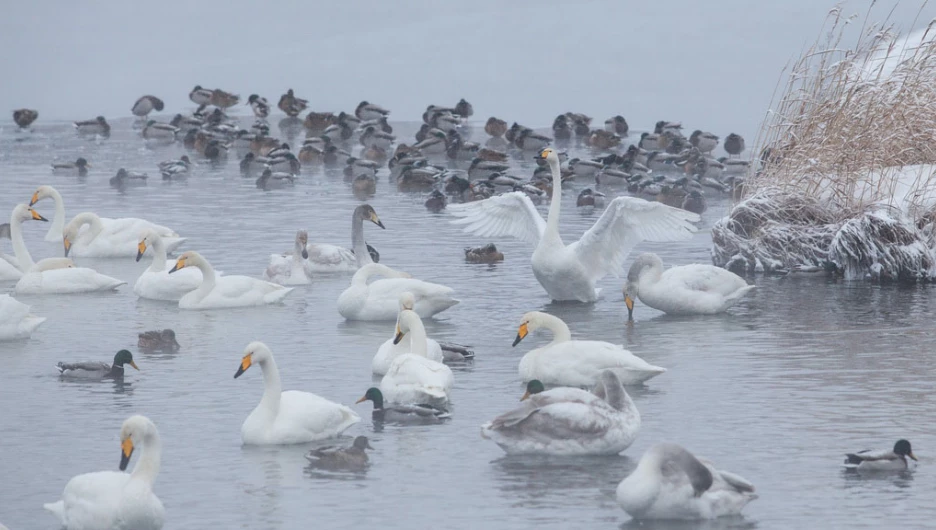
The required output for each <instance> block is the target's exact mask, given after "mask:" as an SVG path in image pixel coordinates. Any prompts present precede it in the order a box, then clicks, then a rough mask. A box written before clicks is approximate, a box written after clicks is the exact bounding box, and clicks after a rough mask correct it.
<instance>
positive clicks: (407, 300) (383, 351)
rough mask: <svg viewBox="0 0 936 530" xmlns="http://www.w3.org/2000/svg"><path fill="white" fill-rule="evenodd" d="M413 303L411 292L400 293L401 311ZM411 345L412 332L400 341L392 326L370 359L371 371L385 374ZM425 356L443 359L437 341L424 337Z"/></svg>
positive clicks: (413, 298) (407, 351) (408, 350)
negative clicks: (389, 334) (389, 333)
mask: <svg viewBox="0 0 936 530" xmlns="http://www.w3.org/2000/svg"><path fill="white" fill-rule="evenodd" d="M415 304H416V298H415V297H414V296H413V293H411V292H409V291H407V292H404V293H401V294H400V312H401V313H402V312H403V311H405V310H407V309H409V310H412V309H413V306H414V305H415ZM397 319H399V315H397ZM412 345H413V334H412V333H409V334H406V335H404V336H403V338H402V339H401V340H400V341H397V340H396V328H394V334H393V336H392V337H390V338H389V339H387V340H386V342H384V343H383V344H381V345H380V348H378V349H377V354H376V355H374V360H373V361H371V372H373V373H374V374H375V375H385V374H386V373H387V370H389V369H390V364H391V363H392V362H393V360H394V359H396V358H397V357H399V356H400V355H403V354H404V353H409V352H411V351H413V346H412ZM426 357H427V358H428V359H431V360H433V361H436V362H442V361H443V360H444V356H443V353H442V346H441V345H440V344H439V343H438V342H437V341H434V340H432V339H430V338H426Z"/></svg>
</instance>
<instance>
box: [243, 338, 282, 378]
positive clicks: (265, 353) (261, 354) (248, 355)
mask: <svg viewBox="0 0 936 530" xmlns="http://www.w3.org/2000/svg"><path fill="white" fill-rule="evenodd" d="M272 358H273V352H272V351H270V348H269V347H268V346H267V345H266V344H264V343H262V342H260V341H254V342H251V343H250V344H248V345H247V347H246V348H244V356H243V357H242V358H241V362H240V366H238V367H237V372H236V373H235V374H234V379H237V378H238V377H240V376H241V375H242V374H243V373H244V372H246V371H247V369H248V368H250V367H251V366H253V365H254V364H256V363H261V364H262V363H264V362H266V361H268V360H270V359H272Z"/></svg>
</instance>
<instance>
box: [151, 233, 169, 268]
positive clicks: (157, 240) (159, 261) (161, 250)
mask: <svg viewBox="0 0 936 530" xmlns="http://www.w3.org/2000/svg"><path fill="white" fill-rule="evenodd" d="M148 239H149V242H150V248H151V249H152V250H153V262H152V263H150V266H149V270H150V271H151V272H162V271H164V270H166V245H164V244H163V240H162V238H161V237H159V235H151V236H150V237H149V238H148Z"/></svg>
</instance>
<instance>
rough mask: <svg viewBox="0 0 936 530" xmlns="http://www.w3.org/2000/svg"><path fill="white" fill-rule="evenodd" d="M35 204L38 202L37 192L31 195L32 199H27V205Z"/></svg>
mask: <svg viewBox="0 0 936 530" xmlns="http://www.w3.org/2000/svg"><path fill="white" fill-rule="evenodd" d="M37 202H39V192H38V191H37V192H36V193H33V196H32V199H29V205H30V206H32V205H33V204H36V203H37Z"/></svg>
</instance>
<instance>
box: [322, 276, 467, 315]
mask: <svg viewBox="0 0 936 530" xmlns="http://www.w3.org/2000/svg"><path fill="white" fill-rule="evenodd" d="M377 275H380V276H385V277H386V278H383V279H379V280H375V281H373V282H371V283H370V284H368V283H367V281H368V280H369V279H370V277H371V276H377ZM453 291H454V290H453V289H452V288H451V287H446V286H444V285H439V284H437V283H429V282H424V281H422V280H417V279H415V278H413V277H412V276H410V275H409V274H407V273H405V272H400V271H396V270H393V269H391V268H390V267H387V266H386V265H381V264H380V263H368V264H367V265H364V266H362V267H361V268H360V269H358V271H357V272H356V273H354V276H353V277H352V278H351V286H350V287H348V288H347V289H345V290H344V292H342V293H341V295H340V296H339V297H338V313H340V314H341V316H343V317H345V318H346V319H348V320H394V319H395V318H396V317H397V313H398V311H399V300H400V294H402V293H404V292H410V293H413V297H414V298H415V303H414V304H413V310H414V311H416V313H417V314H418V315H419V316H420V317H422V318H429V317H431V316H433V315H435V314H436V313H440V312H442V311H445V310H446V309H448V308H450V307H452V306H453V305H455V304H457V303H458V300H456V299H454V298H452V292H453Z"/></svg>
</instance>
